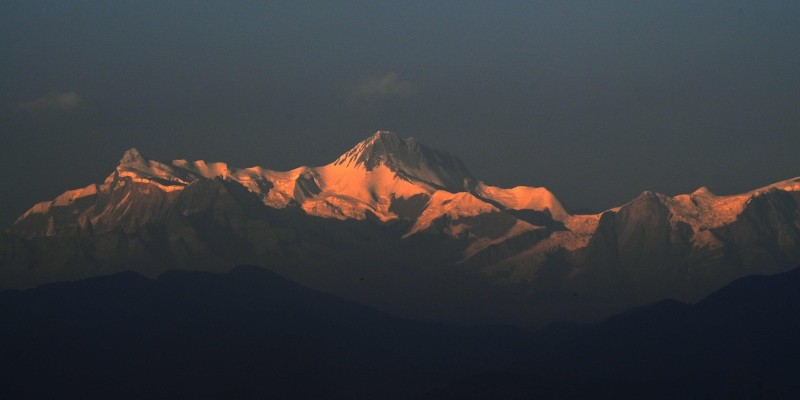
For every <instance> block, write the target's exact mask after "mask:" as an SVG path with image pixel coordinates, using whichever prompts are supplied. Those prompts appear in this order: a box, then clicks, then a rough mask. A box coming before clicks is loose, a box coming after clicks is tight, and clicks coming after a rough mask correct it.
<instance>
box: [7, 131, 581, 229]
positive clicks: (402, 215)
mask: <svg viewBox="0 0 800 400" xmlns="http://www.w3.org/2000/svg"><path fill="white" fill-rule="evenodd" d="M209 179H220V180H224V181H231V182H236V183H238V184H240V185H242V186H243V187H244V188H246V189H247V190H248V191H250V192H251V193H253V194H255V195H256V196H258V197H259V198H260V199H261V201H262V202H263V203H264V204H265V205H266V206H269V207H272V208H278V209H281V208H287V207H299V208H301V209H302V210H303V211H304V212H305V213H306V214H308V215H313V216H317V217H323V218H336V219H340V220H345V219H356V220H364V219H366V218H368V216H374V217H377V219H379V220H381V221H384V222H386V221H391V220H397V219H403V220H409V221H411V222H413V226H412V228H411V229H410V230H409V231H408V232H407V233H406V236H408V235H412V234H414V233H416V232H420V231H425V230H426V229H427V228H428V227H429V226H430V225H431V224H432V223H433V221H434V220H441V219H442V218H443V217H445V216H446V218H447V221H448V222H447V223H451V222H452V223H454V224H456V225H457V226H454V227H453V229H449V230H445V231H446V233H448V234H450V235H452V236H453V237H466V236H470V235H471V236H470V237H471V238H472V239H478V238H480V236H482V235H481V234H479V233H478V232H472V231H470V230H469V229H467V228H468V225H469V224H468V223H466V222H464V221H465V219H466V218H470V217H475V216H476V215H478V214H502V216H499V218H500V219H503V220H513V221H514V223H513V224H512V225H513V226H511V227H509V229H507V230H506V231H505V232H500V233H499V235H500V236H502V235H510V236H514V235H516V234H519V233H522V232H524V231H526V230H531V229H536V227H535V226H533V225H531V224H529V223H527V222H524V221H521V220H517V219H516V218H515V217H513V216H511V215H507V214H506V213H504V212H503V210H504V209H509V210H523V209H528V210H535V211H548V212H549V213H551V214H552V215H553V216H554V217H555V218H562V219H563V218H565V216H566V215H567V214H566V211H564V209H563V207H562V206H561V204H560V203H559V202H558V200H557V199H556V198H555V197H554V196H553V195H552V193H550V192H549V191H547V189H544V188H529V187H517V188H514V189H500V188H495V187H491V186H487V185H485V184H483V183H481V182H479V181H477V180H476V179H475V178H474V177H473V176H472V174H470V172H469V171H468V170H467V168H466V167H465V166H464V164H463V163H462V162H461V160H459V159H458V158H457V157H455V156H453V155H450V154H448V153H445V152H442V151H437V150H433V149H430V148H428V147H426V146H424V145H422V144H419V143H418V142H417V141H416V140H415V139H414V138H408V139H405V138H402V137H400V136H399V135H397V134H395V133H392V132H386V131H379V132H377V133H375V134H374V135H372V136H371V137H369V138H367V139H365V140H364V141H362V142H360V143H358V144H357V145H356V146H355V147H353V148H352V149H351V150H349V151H348V152H346V153H345V154H343V155H342V156H341V157H339V158H338V159H336V160H335V161H334V162H332V163H330V164H327V165H324V166H320V167H306V166H303V167H299V168H295V169H293V170H291V171H285V172H284V171H273V170H270V169H267V168H264V167H259V166H256V167H251V168H233V167H229V166H228V165H227V164H225V163H221V162H214V163H206V162H205V161H202V160H200V161H187V160H175V161H172V163H171V164H165V163H161V162H158V161H153V160H149V159H146V158H145V157H144V156H142V155H141V154H140V153H139V151H138V150H136V149H130V150H128V151H126V152H125V154H123V156H122V158H121V159H120V163H119V165H118V166H117V168H116V169H115V171H114V172H113V173H111V174H110V175H109V176H108V178H106V180H105V182H103V183H102V184H99V185H90V186H87V187H86V188H83V189H77V190H71V191H68V192H65V193H64V194H62V195H61V196H59V197H58V198H56V199H55V200H53V201H50V202H43V203H39V204H37V205H35V206H34V207H32V208H31V209H30V210H29V211H28V212H26V213H25V214H24V215H23V216H22V217H20V218H19V220H18V221H17V223H16V225H15V227H14V228H13V231H14V232H17V233H20V234H22V235H23V236H27V237H34V236H42V235H44V236H53V235H57V232H58V231H59V229H60V227H59V225H64V222H61V223H59V222H57V221H56V220H55V219H56V217H55V216H54V215H51V214H55V213H50V211H51V207H53V206H55V207H62V206H66V205H71V204H73V203H75V202H78V203H81V202H92V201H94V200H92V199H96V198H98V197H97V195H98V193H110V192H114V191H115V190H116V189H117V188H120V187H123V186H125V185H126V184H127V185H129V184H134V185H137V184H141V185H145V186H142V190H143V191H142V193H145V194H149V193H150V191H151V190H153V191H156V192H158V193H159V194H157V195H155V194H154V195H153V196H156V197H160V198H162V199H163V201H160V202H156V203H157V204H152V206H153V207H160V206H163V205H164V204H163V203H169V202H170V201H171V200H170V199H172V198H174V197H175V192H177V191H181V190H183V189H185V188H186V187H188V186H189V185H191V184H193V183H195V182H198V181H200V180H209ZM153 196H151V197H153ZM476 196H477V197H476ZM101 197H102V196H101ZM82 199H83V200H82ZM452 199H460V200H459V201H457V202H455V203H453V202H452ZM461 199H469V200H468V201H467V202H466V203H465V202H464V201H463V200H461ZM140 203H141V200H137V196H136V195H129V197H126V198H124V199H118V201H114V202H113V204H111V203H107V202H96V201H95V203H94V204H91V205H88V204H87V205H88V206H89V207H87V208H86V209H85V210H84V209H80V210H73V212H72V215H73V216H74V217H75V220H74V221H72V222H67V223H66V225H69V226H87V224H91V225H92V226H93V227H94V228H95V229H96V228H97V227H98V226H106V228H108V229H110V228H113V227H114V226H115V224H117V223H118V221H121V220H130V218H136V219H138V221H139V223H142V222H144V221H146V220H147V219H148V218H149V217H150V216H151V215H152V212H153V210H146V211H145V210H141V209H140V207H138V205H139V204H140ZM148 203H152V202H148ZM410 203H411V204H412V206H409V204H410ZM462 203H463V204H462ZM413 204H416V205H417V206H413ZM457 204H460V205H457ZM101 208H102V209H101ZM415 208H416V209H415ZM75 211H77V212H75ZM123 214H126V215H123ZM110 215H114V218H112V219H113V221H114V222H113V223H112V224H108V223H106V220H107V219H108V217H109V216H110ZM42 216H44V218H45V219H47V223H46V224H45V223H42V222H39V220H41V219H42ZM129 217H130V218H129ZM419 217H422V218H421V219H419V220H417V219H418V218H419ZM29 221H33V222H30V223H29ZM51 221H52V222H51ZM454 221H455V222H454ZM486 224H491V221H486V222H484V225H486ZM502 225H503V226H504V225H506V224H505V223H504V224H502ZM497 226H501V225H497ZM497 229H498V228H497V227H494V228H493V231H495V232H496V231H497Z"/></svg>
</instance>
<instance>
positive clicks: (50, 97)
mask: <svg viewBox="0 0 800 400" xmlns="http://www.w3.org/2000/svg"><path fill="white" fill-rule="evenodd" d="M80 105H81V96H78V94H77V93H75V92H65V93H61V92H56V93H50V94H47V95H45V96H42V97H40V98H38V99H36V100H31V101H25V102H22V103H19V108H21V109H23V110H27V111H50V110H57V111H70V110H73V109H75V108H77V107H78V106H80Z"/></svg>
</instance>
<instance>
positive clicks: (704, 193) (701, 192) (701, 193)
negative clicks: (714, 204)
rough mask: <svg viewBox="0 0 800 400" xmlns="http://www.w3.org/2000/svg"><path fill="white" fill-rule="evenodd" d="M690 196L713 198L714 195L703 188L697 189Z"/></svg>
mask: <svg viewBox="0 0 800 400" xmlns="http://www.w3.org/2000/svg"><path fill="white" fill-rule="evenodd" d="M692 194H693V195H695V196H714V193H713V192H712V191H711V190H709V189H708V188H707V187H705V186H701V187H699V188H697V190H695V191H694V192H692Z"/></svg>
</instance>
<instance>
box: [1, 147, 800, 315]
mask: <svg viewBox="0 0 800 400" xmlns="http://www.w3.org/2000/svg"><path fill="white" fill-rule="evenodd" d="M242 263H249V264H258V265H263V266H266V267H268V268H271V269H273V270H275V271H276V272H278V273H280V274H283V275H285V276H287V277H288V278H290V279H293V280H296V281H298V282H300V283H302V284H304V285H307V286H310V287H312V288H316V289H321V290H324V291H328V292H332V293H336V294H338V295H341V296H344V297H347V298H350V299H353V300H357V301H362V302H364V303H368V304H370V305H373V306H376V307H379V308H382V309H385V310H389V311H393V312H397V313H401V314H403V315H407V316H411V317H417V318H436V319H451V320H459V321H469V322H506V323H508V322H510V323H523V324H540V323H543V322H547V321H553V320H559V319H582V320H591V319H597V318H601V317H603V316H605V315H609V314H610V313H613V312H616V311H619V310H622V309H624V308H627V307H631V306H634V305H641V304H645V303H648V302H651V301H655V300H659V299H662V298H670V297H671V298H678V299H681V300H689V301H692V300H696V299H699V298H700V297H702V296H703V295H705V294H707V293H710V292H711V291H713V290H716V289H718V288H719V287H721V286H723V285H725V284H727V283H728V282H730V281H731V280H733V279H735V278H738V277H741V276H744V275H748V274H753V273H763V274H771V273H775V272H779V271H783V270H785V269H786V268H788V267H790V266H793V265H796V264H799V263H800V178H794V179H790V180H786V181H782V182H778V183H775V184H772V185H768V186H765V187H763V188H759V189H756V190H753V191H751V192H747V193H742V194H737V195H729V196H717V195H714V194H713V193H712V192H711V191H710V190H708V189H707V188H700V189H698V190H697V191H695V192H693V193H691V194H681V195H676V196H667V195H663V194H659V193H653V192H644V193H642V194H641V195H640V196H638V197H637V198H636V199H634V200H632V201H630V202H629V203H627V204H624V205H622V206H620V207H616V208H613V209H611V210H607V211H605V212H603V213H600V214H595V215H571V214H569V213H568V212H567V211H566V210H565V209H564V207H563V206H562V205H561V203H560V202H559V201H558V199H557V198H556V197H555V196H554V195H553V194H552V193H551V192H550V191H548V190H547V189H545V188H537V187H527V186H518V187H514V188H509V189H505V188H498V187H494V186H490V185H488V184H485V183H483V182H481V181H480V180H478V179H477V178H475V177H474V176H473V175H472V174H471V173H470V172H469V171H468V170H467V168H466V167H465V166H464V164H463V163H462V162H461V161H460V160H459V159H458V158H457V157H455V156H453V155H450V154H448V153H445V152H442V151H438V150H434V149H431V148H428V147H426V146H424V145H422V144H420V143H419V142H417V141H416V140H415V139H413V138H403V137H400V136H399V135H397V134H394V133H391V132H384V131H381V132H377V133H375V134H374V135H372V136H370V137H369V138H367V139H365V140H364V141H362V142H360V143H358V144H357V145H355V146H354V147H353V148H352V149H351V150H349V151H347V152H346V153H344V154H343V155H342V156H340V157H339V158H337V159H336V160H334V161H333V162H331V163H329V164H327V165H322V166H317V167H307V166H301V167H298V168H295V169H293V170H291V171H275V170H271V169H268V168H265V167H261V166H254V167H249V168H236V167H232V166H229V165H227V164H225V163H220V162H214V163H207V162H205V161H187V160H175V161H172V162H171V163H162V162H158V161H154V160H149V159H147V158H146V157H144V156H143V155H142V154H140V153H139V152H138V151H137V150H136V149H131V150H128V151H127V152H125V154H124V155H123V157H122V159H121V160H120V162H119V165H118V166H117V167H116V168H115V169H114V171H112V172H111V173H110V174H109V175H108V177H107V178H106V179H105V181H104V182H102V183H97V184H92V185H89V186H86V187H84V188H81V189H75V190H69V191H67V192H65V193H63V194H62V195H60V196H58V197H56V198H55V199H53V200H49V201H46V202H42V203H39V204H36V205H34V206H33V207H32V208H31V209H30V210H28V211H27V212H26V213H25V214H24V215H22V216H21V217H20V218H19V219H18V220H17V222H16V223H15V224H14V226H12V228H11V229H10V230H9V232H8V233H0V287H26V286H31V285H35V284H39V283H42V282H50V281H57V280H68V279H77V278H83V277H87V276H96V275H102V274H107V273H111V272H115V271H119V270H125V269H134V270H137V271H139V272H142V273H145V274H148V275H158V274H159V273H161V272H163V271H165V270H168V269H174V268H186V269H197V270H212V271H220V270H226V269H228V268H230V267H232V266H233V265H236V264H242ZM367 283H368V284H367Z"/></svg>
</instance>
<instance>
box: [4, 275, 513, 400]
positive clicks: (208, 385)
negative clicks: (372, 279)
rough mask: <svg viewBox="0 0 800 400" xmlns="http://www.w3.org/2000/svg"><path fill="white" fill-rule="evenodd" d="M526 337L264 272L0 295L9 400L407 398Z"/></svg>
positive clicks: (492, 362)
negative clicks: (381, 308) (408, 314)
mask: <svg viewBox="0 0 800 400" xmlns="http://www.w3.org/2000/svg"><path fill="white" fill-rule="evenodd" d="M526 335H527V333H525V332H524V331H520V330H515V329H507V328H502V329H501V328H497V329H494V328H488V329H464V328H455V327H446V326H441V325H435V324H428V323H421V322H414V321H409V320H404V319H401V318H397V317H393V316H390V315H388V314H384V313H381V312H378V311H375V310H373V309H370V308H368V307H365V306H361V305H357V304H355V303H350V302H348V301H345V300H341V299H338V298H336V297H334V296H330V295H326V294H322V293H320V292H315V291H312V290H309V289H306V288H304V287H302V286H300V285H297V284H295V283H292V282H290V281H287V280H285V279H283V278H281V277H279V276H278V275H276V274H274V273H272V272H270V271H267V270H264V269H260V268H257V267H249V266H241V267H237V268H236V269H234V270H233V271H232V272H230V273H228V274H213V273H201V272H185V271H184V272H168V273H165V274H163V275H161V276H160V277H159V278H158V279H156V280H151V279H148V278H145V277H143V276H141V275H138V274H135V273H127V272H125V273H119V274H115V275H111V276H107V277H101V278H92V279H88V280H84V281H79V282H70V283H57V284H50V285H45V286H41V287H38V288H35V289H29V290H25V291H21V292H18V291H6V292H2V293H0V337H2V338H3V340H2V341H0V359H2V360H3V362H2V366H0V376H2V380H0V397H2V398H65V397H74V396H81V397H83V398H204V397H214V398H242V397H245V398H250V397H259V398H262V397H267V398H408V397H413V396H417V395H420V394H421V393H424V392H426V391H428V390H430V389H432V388H435V387H437V386H441V385H443V384H444V383H446V382H448V381H450V380H452V379H456V378H458V377H461V376H467V375H469V374H475V373H479V372H480V371H485V370H487V369H492V368H495V367H497V366H500V365H506V364H508V362H509V361H510V360H512V359H514V358H515V357H517V356H518V354H517V351H518V350H519V349H520V348H524V347H525V346H526V344H525V343H526Z"/></svg>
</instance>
